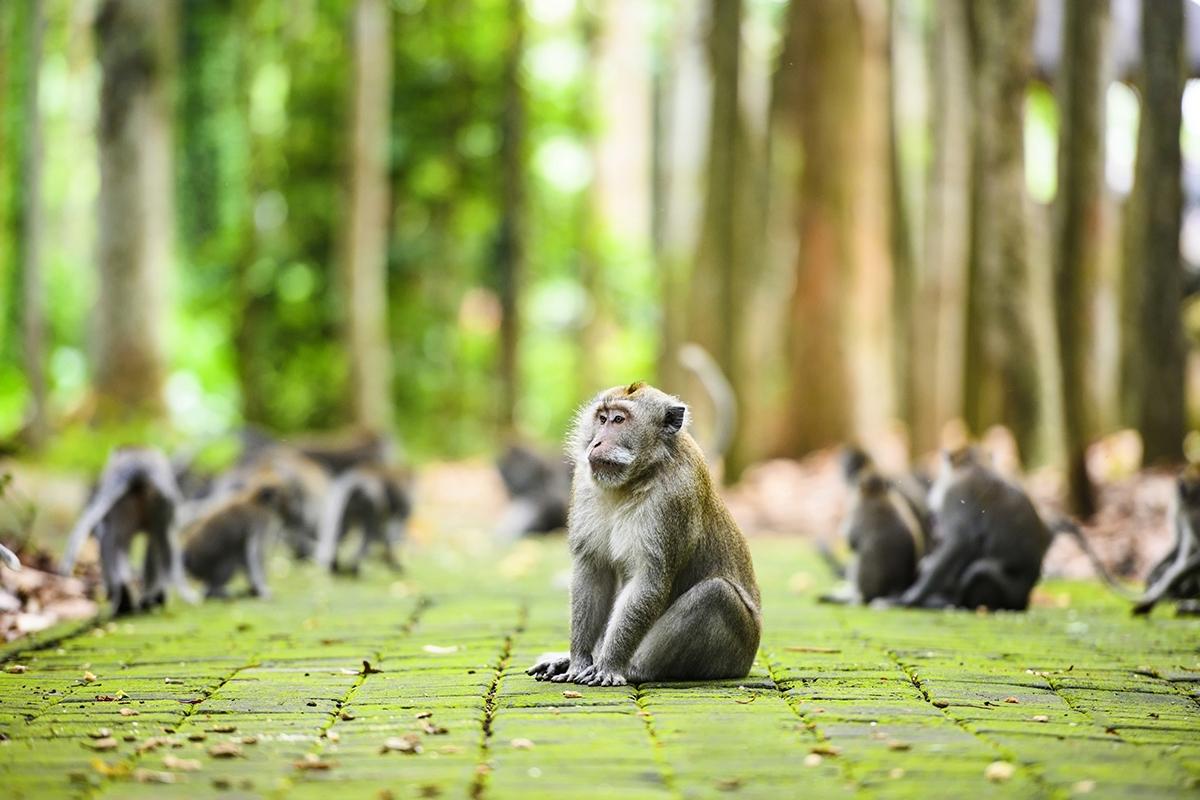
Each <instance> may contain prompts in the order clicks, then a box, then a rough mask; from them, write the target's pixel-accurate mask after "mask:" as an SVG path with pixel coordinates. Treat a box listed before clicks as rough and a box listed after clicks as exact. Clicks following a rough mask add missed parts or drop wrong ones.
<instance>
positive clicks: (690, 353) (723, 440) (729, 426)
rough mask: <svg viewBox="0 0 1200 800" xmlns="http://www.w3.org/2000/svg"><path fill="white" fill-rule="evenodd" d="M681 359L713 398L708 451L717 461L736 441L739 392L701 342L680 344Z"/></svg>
mask: <svg viewBox="0 0 1200 800" xmlns="http://www.w3.org/2000/svg"><path fill="white" fill-rule="evenodd" d="M679 363H680V364H682V365H683V366H684V368H685V369H687V370H688V371H689V372H691V373H692V374H694V375H695V376H696V378H697V380H699V381H700V385H701V386H703V387H704V391H706V392H707V393H708V396H709V397H710V398H711V399H712V404H713V410H714V412H715V418H714V420H713V432H712V441H711V442H710V443H709V446H708V447H706V448H705V452H706V453H707V454H708V460H709V463H715V462H717V461H720V460H721V459H722V458H724V457H725V454H726V453H728V452H729V446H730V445H731V444H733V434H734V431H735V429H736V427H737V412H738V408H737V395H736V394H735V393H734V391H733V385H732V384H730V383H729V379H728V378H727V377H725V373H724V372H722V371H721V366H720V365H719V364H718V363H717V361H716V359H714V358H713V357H712V356H711V355H709V353H708V351H707V350H705V349H704V348H703V347H701V346H700V345H698V344H695V343H694V342H688V343H687V344H685V345H683V346H682V347H680V348H679Z"/></svg>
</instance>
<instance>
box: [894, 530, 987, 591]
mask: <svg viewBox="0 0 1200 800" xmlns="http://www.w3.org/2000/svg"><path fill="white" fill-rule="evenodd" d="M969 560H970V553H969V549H968V548H967V547H966V546H965V545H964V543H963V542H962V541H947V542H945V543H943V544H942V546H941V547H940V548H938V549H937V550H935V551H934V552H933V553H931V554H930V555H928V556H927V557H926V559H925V561H923V562H922V563H921V567H920V570H919V571H920V575H919V576H918V577H917V582H916V583H914V584H913V585H912V586H910V587H909V588H908V591H906V592H905V593H904V594H903V595H901V596H900V600H899V604H900V605H902V606H919V605H921V604H923V603H924V602H925V601H926V600H928V599H929V597H931V596H932V595H934V594H935V593H938V592H946V593H948V594H949V595H951V596H954V595H956V594H957V592H956V591H954V590H955V588H956V587H954V586H953V585H952V584H954V583H956V582H957V580H958V577H959V576H960V575H961V574H962V571H963V569H965V568H966V566H967V562H968V561H969Z"/></svg>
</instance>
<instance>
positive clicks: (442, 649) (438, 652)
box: [421, 644, 458, 656]
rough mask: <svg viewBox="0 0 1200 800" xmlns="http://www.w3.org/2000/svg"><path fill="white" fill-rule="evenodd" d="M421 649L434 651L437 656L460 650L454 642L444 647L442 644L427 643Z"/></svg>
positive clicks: (429, 651)
mask: <svg viewBox="0 0 1200 800" xmlns="http://www.w3.org/2000/svg"><path fill="white" fill-rule="evenodd" d="M421 649H422V650H424V651H425V652H426V653H432V654H433V655H435V656H448V655H450V654H451V653H457V652H458V645H456V644H452V645H450V646H448V647H444V646H442V645H440V644H427V645H425V646H424V647H422V648H421Z"/></svg>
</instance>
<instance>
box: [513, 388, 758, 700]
mask: <svg viewBox="0 0 1200 800" xmlns="http://www.w3.org/2000/svg"><path fill="white" fill-rule="evenodd" d="M687 421H688V410H687V406H685V405H684V404H683V403H681V402H680V401H679V400H678V399H677V398H675V397H672V396H670V395H668V394H665V393H664V392H661V391H659V390H658V389H655V388H653V387H650V386H647V385H646V384H643V383H634V384H631V385H630V386H621V387H616V388H613V389H609V390H607V391H605V392H602V393H600V394H599V395H598V396H597V397H596V398H595V399H593V400H592V401H591V402H590V403H589V404H588V405H586V406H585V407H583V408H582V409H581V410H580V411H579V412H578V414H577V416H576V419H575V425H574V429H573V431H572V433H571V435H570V438H569V441H568V450H569V454H570V456H571V458H572V459H574V460H575V462H576V466H575V479H574V482H573V488H572V498H571V510H570V522H569V526H568V543H569V545H570V549H571V555H572V558H573V568H572V577H571V652H570V654H569V656H564V655H552V656H549V657H546V658H544V659H543V660H541V661H539V662H538V663H537V664H535V665H534V666H533V667H531V668H530V669H529V670H528V673H529V674H530V675H533V676H534V677H535V678H537V679H538V680H552V681H556V682H574V683H580V684H588V685H592V686H619V685H623V684H626V683H639V682H643V681H669V680H714V679H719V678H738V677H742V676H744V675H745V674H746V673H747V672H749V670H750V667H751V665H752V664H753V662H754V657H755V654H756V652H757V650H758V642H759V636H760V633H761V628H762V622H761V605H760V603H761V601H760V599H759V591H758V584H757V582H756V581H755V577H754V566H753V564H752V563H751V560H750V551H749V548H748V546H747V544H746V540H745V538H744V537H743V536H742V533H741V531H740V530H738V527H737V525H736V524H735V523H734V521H733V518H732V517H731V516H730V514H729V511H728V510H727V509H726V507H725V504H724V503H723V502H722V501H721V499H720V498H719V497H718V496H717V493H716V491H715V490H714V488H713V484H712V479H711V478H710V477H709V472H708V468H707V466H706V465H705V461H704V454H703V453H702V452H701V451H700V448H699V447H698V446H697V445H696V442H695V441H694V440H693V439H692V437H691V435H690V434H689V433H688V432H687V430H686V428H687Z"/></svg>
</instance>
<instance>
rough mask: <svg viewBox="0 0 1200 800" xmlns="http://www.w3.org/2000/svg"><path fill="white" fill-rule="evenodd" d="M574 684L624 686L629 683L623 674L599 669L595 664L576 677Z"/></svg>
mask: <svg viewBox="0 0 1200 800" xmlns="http://www.w3.org/2000/svg"><path fill="white" fill-rule="evenodd" d="M574 683H578V684H582V685H584V686H624V685H625V684H626V683H628V681H626V680H625V676H624V675H622V674H621V673H619V672H617V671H615V670H611V669H604V668H603V667H598V666H596V665H595V664H593V665H592V666H590V667H588V668H586V669H584V670H583V671H582V672H580V673H579V675H577V676H576V677H575V680H574Z"/></svg>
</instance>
